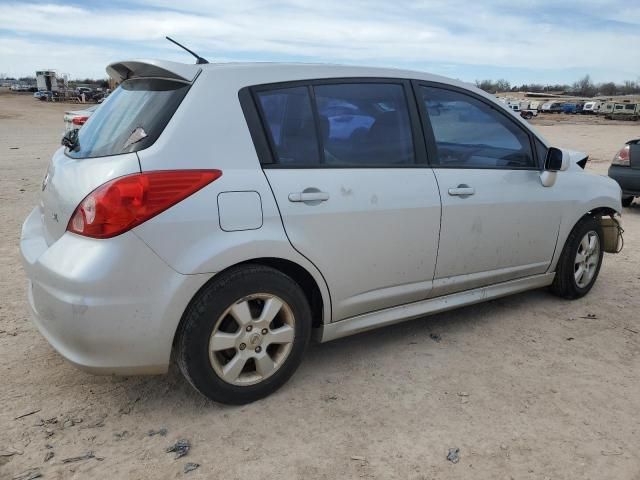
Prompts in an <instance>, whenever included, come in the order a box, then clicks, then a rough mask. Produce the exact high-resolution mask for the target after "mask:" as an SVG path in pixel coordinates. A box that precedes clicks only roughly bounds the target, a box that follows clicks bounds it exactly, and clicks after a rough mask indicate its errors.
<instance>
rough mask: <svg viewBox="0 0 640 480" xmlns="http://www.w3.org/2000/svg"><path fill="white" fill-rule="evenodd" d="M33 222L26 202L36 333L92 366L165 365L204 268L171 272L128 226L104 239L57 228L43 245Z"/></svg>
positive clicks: (99, 369)
mask: <svg viewBox="0 0 640 480" xmlns="http://www.w3.org/2000/svg"><path fill="white" fill-rule="evenodd" d="M34 214H35V216H34ZM39 222H41V220H40V218H39V212H37V211H36V210H34V212H32V214H31V215H30V216H29V218H28V219H27V221H26V222H25V225H24V227H23V235H22V239H21V242H20V249H21V252H22V257H23V265H24V267H25V270H26V273H27V277H28V278H29V287H28V289H29V291H28V298H29V305H30V308H31V312H32V315H33V319H34V323H35V324H36V326H37V327H38V329H39V330H40V332H41V333H42V334H43V336H44V337H45V338H46V339H47V340H48V341H49V343H50V344H51V345H52V346H53V347H54V348H55V349H56V350H57V351H58V352H59V353H60V354H61V355H62V356H64V357H65V358H66V359H67V360H69V361H70V362H71V363H73V364H75V365H76V366H78V367H79V368H82V369H84V370H88V371H90V372H93V373H101V374H143V373H144V374H152V373H163V372H165V371H166V370H167V367H168V365H169V359H170V355H171V344H172V341H173V336H174V333H175V331H176V328H177V326H178V323H179V321H180V318H181V316H182V313H183V311H184V309H185V308H186V306H187V304H188V303H189V301H190V299H191V298H192V296H193V294H194V293H195V292H196V291H197V290H198V289H199V288H200V287H201V286H202V285H203V284H204V282H206V281H207V280H208V278H209V277H210V275H181V274H179V273H177V272H176V271H174V270H172V269H171V268H170V267H169V266H168V265H167V264H166V263H164V262H163V261H162V260H161V259H160V258H159V257H158V256H157V255H156V254H155V253H154V252H153V251H152V250H151V249H150V248H149V247H147V246H146V245H145V244H144V243H143V242H142V241H141V240H140V239H139V238H138V237H136V236H135V234H133V233H131V232H128V233H125V234H123V235H120V236H118V237H115V238H111V239H107V240H95V239H90V238H85V237H81V236H78V235H74V234H71V233H65V234H64V235H63V236H62V237H60V238H59V239H58V240H57V241H56V242H55V243H53V244H52V245H51V246H47V245H46V243H45V242H44V240H42V241H39V240H38V238H39V236H38V223H39ZM41 238H43V237H41Z"/></svg>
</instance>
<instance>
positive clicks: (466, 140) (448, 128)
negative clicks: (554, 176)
mask: <svg viewBox="0 0 640 480" xmlns="http://www.w3.org/2000/svg"><path fill="white" fill-rule="evenodd" d="M421 94H422V97H423V102H424V105H425V109H426V111H427V113H428V115H429V120H430V122H431V127H432V129H433V134H434V137H435V141H436V148H437V159H436V161H435V162H433V163H434V164H435V165H440V166H443V167H457V168H537V165H536V164H537V161H536V160H534V158H533V155H532V151H531V142H530V141H529V136H528V135H527V133H526V132H525V131H524V130H523V129H522V128H520V127H519V126H518V125H516V124H515V122H514V121H512V120H510V119H509V118H507V116H506V115H503V114H502V113H500V112H497V111H496V110H494V109H492V108H491V107H490V106H489V105H487V104H485V103H484V102H481V101H480V100H477V99H475V98H473V97H472V96H470V95H466V94H464V93H460V92H457V91H453V90H446V89H442V88H436V87H421Z"/></svg>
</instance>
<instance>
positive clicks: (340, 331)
mask: <svg viewBox="0 0 640 480" xmlns="http://www.w3.org/2000/svg"><path fill="white" fill-rule="evenodd" d="M554 276H555V273H545V274H542V275H534V276H531V277H525V278H519V279H517V280H511V281H509V282H503V283H497V284H494V285H489V286H486V287H482V288H476V289H473V290H466V291H464V292H459V293H454V294H451V295H445V296H442V297H436V298H430V299H428V300H421V301H419V302H413V303H409V304H407V305H400V306H397V307H392V308H387V309H384V310H378V311H375V312H370V313H365V314H363V315H358V316H355V317H351V318H347V319H345V320H341V321H339V322H334V323H331V324H325V325H324V326H323V327H322V328H320V329H318V332H317V335H318V337H317V338H318V340H319V341H320V342H328V341H330V340H335V339H337V338H341V337H346V336H348V335H354V334H356V333H361V332H366V331H367V330H372V329H374V328H378V327H384V326H387V325H393V324H394V323H399V322H403V321H405V320H412V319H415V318H419V317H423V316H425V315H431V314H434V313H439V312H444V311H446V310H452V309H454V308H458V307H463V306H465V305H472V304H474V303H480V302H484V301H486V300H491V299H493V298H498V297H504V296H506V295H511V294H514V293H519V292H524V291H525V290H531V289H534V288H541V287H546V286H549V285H551V283H552V282H553V278H554Z"/></svg>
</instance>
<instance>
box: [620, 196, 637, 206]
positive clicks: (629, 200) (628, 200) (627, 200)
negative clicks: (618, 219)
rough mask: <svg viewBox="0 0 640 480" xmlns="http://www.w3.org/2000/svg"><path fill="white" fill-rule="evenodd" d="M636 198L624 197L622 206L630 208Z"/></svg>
mask: <svg viewBox="0 0 640 480" xmlns="http://www.w3.org/2000/svg"><path fill="white" fill-rule="evenodd" d="M633 198H634V197H622V206H623V207H628V206H630V205H631V204H632V203H633Z"/></svg>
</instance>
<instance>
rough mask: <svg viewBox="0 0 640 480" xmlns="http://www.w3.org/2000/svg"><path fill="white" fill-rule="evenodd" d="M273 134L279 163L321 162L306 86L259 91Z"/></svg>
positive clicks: (264, 114)
mask: <svg viewBox="0 0 640 480" xmlns="http://www.w3.org/2000/svg"><path fill="white" fill-rule="evenodd" d="M258 100H259V102H260V107H261V109H262V115H263V118H264V121H265V124H266V126H267V128H268V130H269V134H270V135H271V142H272V144H273V148H274V150H275V151H274V154H275V157H276V158H275V160H276V163H280V164H284V165H291V164H294V165H309V164H311V165H313V164H317V163H318V162H319V153H318V139H317V136H316V126H315V123H314V121H313V113H312V110H311V99H310V98H309V89H308V88H307V87H295V88H282V89H278V90H271V91H266V92H259V93H258Z"/></svg>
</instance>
